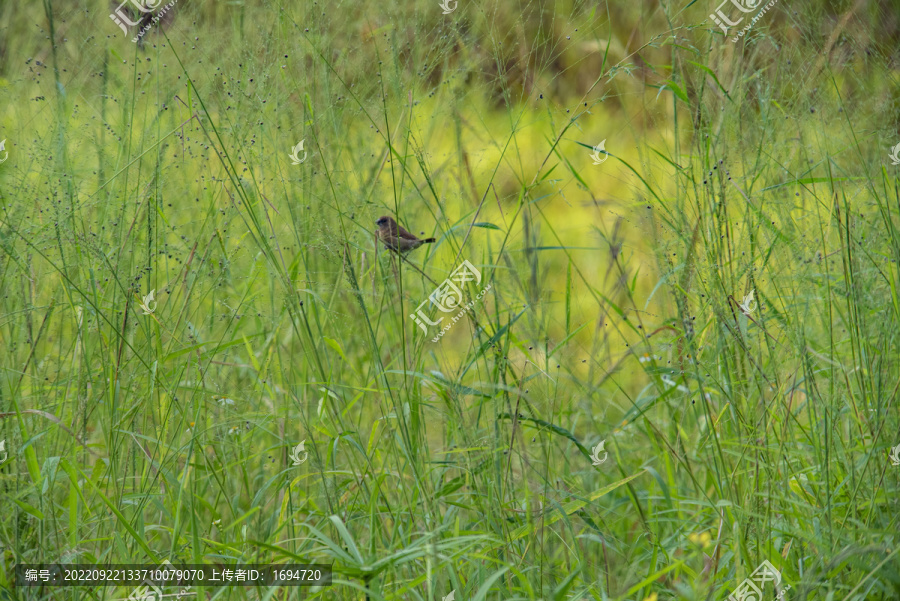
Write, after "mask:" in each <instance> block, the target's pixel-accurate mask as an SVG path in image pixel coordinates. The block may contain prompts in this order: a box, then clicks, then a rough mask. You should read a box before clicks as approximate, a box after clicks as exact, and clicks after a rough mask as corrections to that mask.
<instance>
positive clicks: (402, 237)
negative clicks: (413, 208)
mask: <svg viewBox="0 0 900 601" xmlns="http://www.w3.org/2000/svg"><path fill="white" fill-rule="evenodd" d="M375 225H377V226H378V229H377V230H375V234H376V235H377V236H378V239H379V240H381V241H382V242H384V246H385V248H389V249H390V250H396V251H397V252H400V253H408V252H409V251H411V250H413V249H416V248H419V247H420V246H422V245H423V244H425V243H426V242H427V243H431V242H434V238H426V239H424V240H422V239H421V238H416V237H415V236H413V235H412V234H410V233H409V232H407V231H406V230H405V229H403V228H402V227H400V226H399V225H397V222H396V221H394V218H393V217H387V216H385V217H379V218H378V221H376V222H375Z"/></svg>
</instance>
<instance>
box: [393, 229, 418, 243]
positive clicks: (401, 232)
mask: <svg viewBox="0 0 900 601" xmlns="http://www.w3.org/2000/svg"><path fill="white" fill-rule="evenodd" d="M397 229H398V230H399V232H398V234H397V236H398V237H400V238H404V239H406V240H418V238H416V237H415V236H413V235H412V234H410V233H409V232H407V231H406V230H405V229H403V228H402V227H400V226H399V225H398V226H397Z"/></svg>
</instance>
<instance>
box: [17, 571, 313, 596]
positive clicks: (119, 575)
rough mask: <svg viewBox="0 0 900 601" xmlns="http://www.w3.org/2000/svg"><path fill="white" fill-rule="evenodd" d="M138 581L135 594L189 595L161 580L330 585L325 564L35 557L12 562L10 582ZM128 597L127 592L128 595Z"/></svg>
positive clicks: (92, 583) (78, 583) (178, 583)
mask: <svg viewBox="0 0 900 601" xmlns="http://www.w3.org/2000/svg"><path fill="white" fill-rule="evenodd" d="M130 585H133V586H138V587H143V588H142V590H141V591H139V592H140V593H141V594H139V595H137V596H134V595H132V596H133V597H134V598H135V599H148V598H149V599H157V598H162V597H175V596H179V595H180V596H185V595H193V593H185V592H184V591H182V592H181V593H176V594H172V595H163V594H162V591H161V587H164V586H182V587H183V586H331V566H330V565H326V564H317V563H313V564H309V563H306V564H304V563H291V564H263V563H258V564H243V565H236V566H226V565H214V564H180V565H178V564H172V563H168V562H165V563H163V564H162V565H155V564H152V565H146V564H109V565H105V566H98V565H94V564H77V563H36V564H19V565H17V566H16V586H130ZM129 598H131V597H129Z"/></svg>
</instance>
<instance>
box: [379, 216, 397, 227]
mask: <svg viewBox="0 0 900 601" xmlns="http://www.w3.org/2000/svg"><path fill="white" fill-rule="evenodd" d="M392 221H393V219H391V218H390V217H379V218H378V221H376V222H375V225H377V226H378V227H384V226H386V225H390V223H391V222H392Z"/></svg>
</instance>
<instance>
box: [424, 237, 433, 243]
mask: <svg viewBox="0 0 900 601" xmlns="http://www.w3.org/2000/svg"><path fill="white" fill-rule="evenodd" d="M434 241H435V239H434V238H425V239H424V240H422V242H434Z"/></svg>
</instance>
